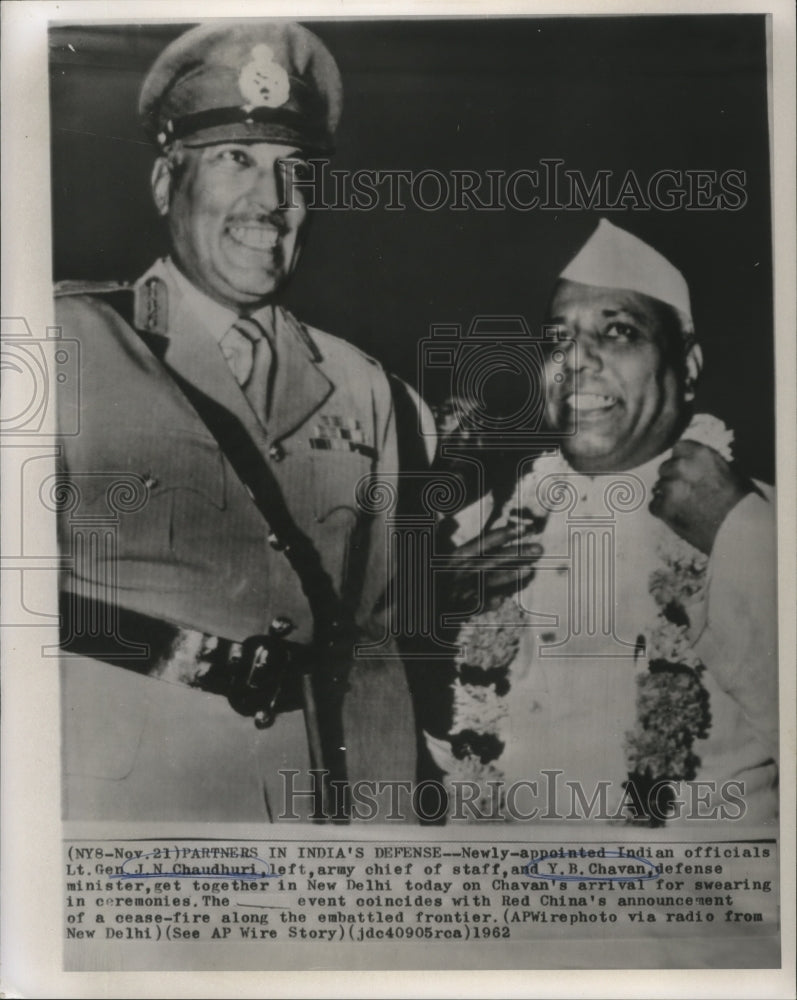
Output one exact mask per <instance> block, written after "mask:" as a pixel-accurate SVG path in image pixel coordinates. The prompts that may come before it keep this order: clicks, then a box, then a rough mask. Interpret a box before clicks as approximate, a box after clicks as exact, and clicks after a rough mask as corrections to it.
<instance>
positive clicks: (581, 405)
mask: <svg viewBox="0 0 797 1000" xmlns="http://www.w3.org/2000/svg"><path fill="white" fill-rule="evenodd" d="M562 402H563V404H564V406H565V407H566V408H567V409H568V410H570V411H571V412H572V413H579V414H583V413H601V412H604V411H606V410H611V409H614V407H615V406H616V405H617V402H618V400H617V397H616V396H608V395H604V394H602V393H597V392H571V393H568V394H567V395H566V396H565V397H564V398H563V400H562Z"/></svg>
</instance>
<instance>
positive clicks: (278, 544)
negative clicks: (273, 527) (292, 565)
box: [268, 531, 285, 552]
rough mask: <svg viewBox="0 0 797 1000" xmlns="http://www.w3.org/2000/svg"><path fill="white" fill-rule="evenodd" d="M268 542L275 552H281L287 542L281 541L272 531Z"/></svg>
mask: <svg viewBox="0 0 797 1000" xmlns="http://www.w3.org/2000/svg"><path fill="white" fill-rule="evenodd" d="M268 544H269V545H270V546H271V547H272V549H274V551H275V552H281V551H282V550H283V549H284V548H285V543H284V542H283V541H281V540H280V539H279V538H278V537H277V536H276V535H275V534H274V532H273V531H272V532H271V534H270V535H269V536H268Z"/></svg>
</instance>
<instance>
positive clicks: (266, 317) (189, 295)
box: [164, 257, 275, 343]
mask: <svg viewBox="0 0 797 1000" xmlns="http://www.w3.org/2000/svg"><path fill="white" fill-rule="evenodd" d="M164 266H165V268H166V271H167V273H168V276H169V279H170V280H171V281H172V282H173V284H174V285H175V287H176V288H177V291H178V292H179V294H180V297H181V300H182V302H183V303H184V305H185V307H186V308H187V309H189V310H190V312H191V316H192V319H193V320H194V321H195V322H197V323H200V324H201V325H202V327H203V328H204V329H205V330H207V332H208V333H209V334H210V335H211V336H212V337H213V339H214V340H215V341H216V343H219V342H220V341H221V339H222V338H223V337H224V335H225V334H226V333H227V331H228V330H229V329H230V327H231V326H232V325H233V323H234V322H235V321H236V320H237V319H238V315H239V314H238V313H236V312H235V311H234V310H233V309H228V308H227V306H223V305H222V304H221V303H220V302H216V300H215V299H212V298H211V297H210V296H209V295H206V294H205V293H204V292H203V291H201V290H200V289H199V288H197V287H196V285H195V284H193V282H191V281H189V280H188V278H186V276H185V275H184V274H183V272H182V271H181V270H180V268H179V267H178V266H177V265H176V264H175V263H174V261H173V260H172V259H171V257H168V258H167V259H166V260H165V261H164ZM251 315H252V319H255V320H257V321H258V323H260V325H261V326H262V327H263V329H264V330H265V331H266V332H274V330H275V322H274V306H272V305H270V304H267V305H265V306H262V307H261V308H260V309H258V310H257V311H256V312H254V313H252V314H251Z"/></svg>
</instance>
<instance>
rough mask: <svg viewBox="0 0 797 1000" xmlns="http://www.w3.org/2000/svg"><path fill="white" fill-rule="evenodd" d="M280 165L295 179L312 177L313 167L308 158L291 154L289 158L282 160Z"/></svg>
mask: <svg viewBox="0 0 797 1000" xmlns="http://www.w3.org/2000/svg"><path fill="white" fill-rule="evenodd" d="M280 165H281V167H282V169H283V170H284V171H285V175H286V176H287V177H289V178H290V179H291V180H293V181H307V180H311V179H312V176H313V168H312V167H311V166H310V164H309V163H308V162H307V160H301V159H299V158H298V157H295V156H291V157H290V158H288V159H284V160H280Z"/></svg>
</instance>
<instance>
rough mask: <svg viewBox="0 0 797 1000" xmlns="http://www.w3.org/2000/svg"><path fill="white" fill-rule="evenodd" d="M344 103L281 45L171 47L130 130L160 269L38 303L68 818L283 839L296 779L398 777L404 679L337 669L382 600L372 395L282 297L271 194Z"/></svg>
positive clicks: (387, 441) (312, 45) (212, 36)
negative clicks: (162, 237) (160, 252)
mask: <svg viewBox="0 0 797 1000" xmlns="http://www.w3.org/2000/svg"><path fill="white" fill-rule="evenodd" d="M341 100H342V87H341V80H340V76H339V73H338V69H337V66H336V64H335V62H334V59H333V58H332V56H331V55H330V53H329V52H328V50H327V49H326V48H325V46H324V45H323V44H322V43H321V41H320V40H319V39H318V38H317V37H316V36H314V35H313V34H311V33H310V32H309V31H307V30H306V29H304V28H302V27H301V26H298V25H295V24H289V23H276V22H262V21H261V22H248V23H244V22H225V23H221V24H219V23H214V24H210V25H203V26H200V27H197V28H194V29H192V30H190V31H189V32H187V33H186V34H184V35H182V36H181V37H179V38H178V39H176V40H175V41H174V42H173V43H172V44H170V45H169V46H168V47H167V48H166V49H165V51H164V52H163V53H162V54H161V55H160V56H159V58H158V59H157V60H156V62H155V64H154V65H153V66H152V68H151V70H150V72H149V74H148V76H147V77H146V80H145V82H144V85H143V88H142V92H141V99H140V108H139V110H140V113H141V116H142V119H143V122H144V124H145V127H146V128H147V130H148V131H149V133H150V135H151V136H152V138H153V140H154V142H155V143H156V146H157V158H156V160H155V165H154V169H153V173H152V191H153V195H154V200H155V205H156V208H157V211H158V213H159V214H160V215H161V216H162V217H163V218H164V220H165V222H166V225H167V227H168V231H169V235H170V240H171V247H172V252H171V256H170V257H168V258H165V259H162V260H158V261H157V262H156V263H155V264H153V266H152V267H151V268H150V269H149V270H148V271H147V273H146V274H145V275H143V277H141V278H140V279H139V280H138V281H137V282H135V283H134V284H132V285H130V286H124V285H119V286H113V285H111V286H104V285H87V284H80V283H63V284H62V285H61V286H60V287H59V288H58V289H57V292H56V303H57V322H58V324H59V325H60V326H61V327H62V328H63V330H64V332H65V335H66V336H68V337H73V338H76V339H77V340H79V342H80V345H81V346H80V350H81V365H82V368H81V398H80V406H81V412H80V433H79V434H78V435H76V436H74V437H66V436H65V437H64V438H62V443H61V452H62V461H63V468H62V470H61V472H62V474H63V476H64V477H65V485H64V489H65V491H66V495H67V496H68V503H65V504H62V508H63V509H62V517H61V539H62V550H63V552H64V555H65V557H66V559H65V562H66V565H67V567H68V569H67V572H66V574H65V579H64V581H63V588H62V589H63V593H64V615H63V619H62V624H63V633H64V634H63V645H64V646H65V648H66V650H68V654H67V655H65V656H64V657H63V662H62V696H63V748H64V771H65V773H64V813H65V816H66V817H67V818H85V819H114V820H132V819H135V820H138V819H157V820H183V819H198V820H263V819H269V818H270V819H277V818H279V817H280V816H281V815H283V816H287V817H288V818H295V817H296V816H297V815H301V814H303V813H304V814H306V813H307V812H308V810H309V809H310V808H311V806H310V801H311V800H310V797H309V796H302V795H297V794H295V793H297V792H302V791H305V790H310V789H312V788H313V787H314V786H313V783H312V781H311V779H310V776H309V775H308V774H307V770H308V767H309V766H310V765H311V764H312V765H314V766H316V767H318V766H327V765H329V766H330V767H331V768H332V769H333V770H334V767H337V768H338V772H343V771H345V774H346V775H347V777H348V780H349V781H350V782H352V781H356V780H358V779H360V778H368V779H371V780H380V779H382V780H389V779H412V778H413V777H414V753H415V736H414V726H413V721H412V711H411V706H410V701H409V695H408V691H407V685H406V681H405V677H404V672H403V668H402V667H401V665H400V663H399V662H398V661H396V660H389V659H388V660H384V659H383V660H380V661H374V662H372V661H369V660H368V659H367V658H365V657H364V656H354V655H353V654H352V647H353V645H354V644H355V643H359V644H360V645H362V644H363V642H364V638H366V639H367V636H368V634H369V632H368V630H369V629H372V630H373V628H374V626H373V617H372V615H371V612H372V609H373V607H374V605H375V604H376V602H377V601H378V598H379V597H380V595H381V594H382V592H383V590H384V588H385V585H386V579H387V571H388V567H387V564H386V555H385V545H384V539H385V535H384V524H383V522H382V521H381V520H380V516H379V513H378V511H377V509H376V507H374V506H373V505H372V507H371V508H368V509H366V507H365V506H363V504H362V503H361V502H360V501H359V500H358V496H363V495H365V494H367V483H368V481H369V477H373V476H375V475H376V476H378V475H379V474H380V473H382V472H386V471H388V472H389V471H395V466H396V453H397V446H396V434H395V427H394V415H393V405H392V402H391V393H390V389H389V385H388V381H387V379H386V377H385V374H384V372H383V371H382V369H381V367H380V366H379V365H378V363H376V362H375V361H374V360H373V359H371V358H369V357H367V356H366V355H364V354H362V353H361V352H360V351H358V350H357V349H356V348H354V347H353V346H351V345H350V344H348V343H346V342H345V341H343V340H340V339H338V338H336V337H333V336H331V335H329V334H327V333H323V332H321V331H320V330H315V329H311V328H309V327H307V326H305V325H304V324H302V323H301V322H300V321H299V320H298V319H296V318H295V317H294V316H292V315H291V313H290V312H288V311H287V310H286V309H285V308H283V307H282V306H281V305H280V304H279V302H278V293H279V292H280V291H281V289H282V288H283V287H284V285H285V283H286V281H287V280H288V279H289V277H290V275H291V274H292V273H293V271H294V269H295V267H296V264H297V261H298V259H299V255H300V252H301V249H302V245H303V242H304V238H305V233H306V226H307V209H306V207H305V204H304V202H303V200H302V197H301V193H300V191H299V190H298V188H294V189H293V190H292V191H291V190H288V188H287V185H288V184H289V183H290V179H291V177H292V176H293V172H294V171H295V170H296V169H300V168H301V165H302V163H303V162H304V159H305V157H307V156H308V155H311V154H323V153H328V152H329V151H330V150H331V148H332V143H333V137H334V133H335V128H336V125H337V122H338V118H339V115H340V110H341ZM69 405H71V404H70V402H69V401H68V400H67V399H64V400H63V401H62V416H64V417H65V416H66V413H65V412H63V408H66V407H68V406H69ZM358 488H359V491H360V492H359V493H358ZM363 491H364V492H363ZM253 636H254V637H257V636H261V637H262V636H269V639H270V640H271V639H273V640H274V642H273V648H272V645H269V643H266V644H265V645H264V644H262V641H261V640H253V639H251V637H253ZM286 651H292V652H290V654H288V652H286ZM288 655H290V656H291V657H292V659H291V661H290V662H291V664H292V668H291V669H288V670H285V671H282V673H280V670H281V669H282V668H281V665H284V663H285V662H286V658H287V656H288ZM258 657H259V659H258V660H257V664H258V665H259V666H258V669H260V670H261V672H260V673H257V672H255V673H252V672H251V671H252V670H253V669H254V665H255V663H254V661H255V659H257V658H258ZM325 657H327V660H328V661H329V662H326V660H325ZM300 663H301V664H302V665H301V666H300V665H299V664H300ZM264 664H265V666H266V668H268V669H270V670H271V673H270V674H268V673H266V674H263V673H262V668H263V666H264ZM269 664H270V666H269ZM308 664H309V665H308ZM275 671H276V673H275ZM303 671H309V672H310V674H309V675H310V676H311V677H313V678H314V679H313V680H312V681H311V682H310V683H307V681H306V678H307V676H308V675H307V673H303ZM325 672H326V673H328V674H329V675H330V677H331V680H330V679H329V678H327V681H328V683H327V682H326V681H325V680H324V675H325ZM277 674H279V678H280V679H279V681H277V680H275V678H276V677H277ZM300 675H301V676H302V677H304V679H301V678H300ZM264 678H265V679H264ZM297 678H300V679H298V680H297ZM319 678H320V680H319ZM264 685H265V687H266V688H267V689H268V698H267V699H266V701H267V702H268V704H265V703H264V702H263V701H262V699H261V700H260V701H259V700H258V699H259V698H261V693H262V692H260V691H259V688H261V687H263V686H264ZM277 688H278V690H277ZM300 689H301V690H300ZM272 696H273V697H272ZM302 703H303V704H304V711H302ZM253 718H254V721H255V722H256V723H257V725H255V724H253ZM332 744H334V746H333V745H332ZM330 753H331V754H332V755H333V756H335V755H337V756H336V763H335V765H334V767H332V765H331V764H330ZM281 770H283V771H288V772H290V773H289V774H288V775H287V776H286V775H281V774H280V773H279V772H280V771H281ZM296 772H298V774H297V773H296ZM286 790H288V791H289V792H290V793H292V794H289V795H288V801H287V802H286V801H285V793H286Z"/></svg>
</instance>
